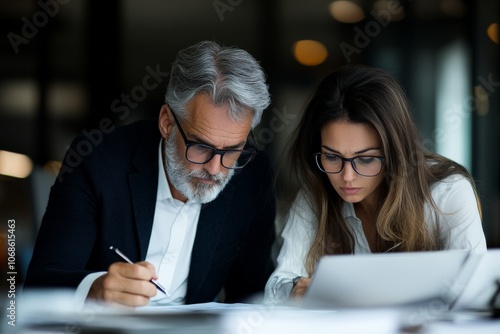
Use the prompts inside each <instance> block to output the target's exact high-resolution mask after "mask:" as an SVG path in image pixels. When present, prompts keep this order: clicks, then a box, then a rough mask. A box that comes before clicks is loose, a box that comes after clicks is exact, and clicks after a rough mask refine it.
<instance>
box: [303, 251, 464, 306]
mask: <svg viewBox="0 0 500 334" xmlns="http://www.w3.org/2000/svg"><path fill="white" fill-rule="evenodd" d="M467 256H468V252H466V251H439V252H414V253H408V252H407V253H384V254H367V255H355V256H352V255H336V256H325V257H323V258H322V259H321V260H320V262H319V264H318V268H317V270H316V273H315V274H314V276H313V279H312V281H311V285H310V287H309V290H308V292H307V293H306V295H305V296H304V300H303V302H302V305H303V306H304V307H306V308H317V307H319V308H325V307H326V308H352V307H354V308H357V307H391V306H397V305H410V304H416V303H423V302H427V301H429V300H431V299H434V298H441V297H442V296H444V295H446V294H447V293H448V289H449V287H450V286H451V285H452V282H453V280H454V279H455V277H456V276H457V275H458V273H459V272H460V270H461V267H462V265H463V263H464V261H465V260H466V258H467ZM443 302H448V300H444V299H443ZM449 302H450V303H451V302H452V300H450V301H449Z"/></svg>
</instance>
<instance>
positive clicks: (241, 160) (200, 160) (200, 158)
mask: <svg viewBox="0 0 500 334" xmlns="http://www.w3.org/2000/svg"><path fill="white" fill-rule="evenodd" d="M172 115H173V116H174V120H175V123H176V124H177V126H178V127H179V131H180V133H181V136H182V139H184V144H186V159H187V160H188V161H190V162H192V163H194V164H200V165H201V164H205V163H207V162H209V161H210V160H212V158H213V157H214V156H215V155H216V154H219V155H220V162H221V164H222V166H224V167H225V168H228V169H240V168H243V167H245V166H246V165H247V164H248V163H249V162H250V161H252V159H253V158H255V156H256V155H257V151H256V150H254V149H253V148H247V149H244V150H219V149H216V148H215V147H212V146H209V145H206V144H202V143H197V142H195V141H191V140H189V139H187V137H186V134H185V133H184V131H183V130H182V127H181V125H180V123H179V121H178V120H177V117H176V116H175V113H174V112H172Z"/></svg>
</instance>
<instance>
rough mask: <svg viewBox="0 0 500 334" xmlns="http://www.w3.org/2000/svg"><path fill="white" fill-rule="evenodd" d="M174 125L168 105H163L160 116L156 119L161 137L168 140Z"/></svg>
mask: <svg viewBox="0 0 500 334" xmlns="http://www.w3.org/2000/svg"><path fill="white" fill-rule="evenodd" d="M173 125H174V117H173V116H172V111H171V110H170V108H169V107H168V105H166V104H164V105H162V106H161V109H160V116H159V117H158V127H159V128H160V133H161V136H162V137H163V138H165V139H167V138H168V136H169V134H170V132H171V131H172V126H173Z"/></svg>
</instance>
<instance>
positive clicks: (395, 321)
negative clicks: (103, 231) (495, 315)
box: [0, 298, 500, 334]
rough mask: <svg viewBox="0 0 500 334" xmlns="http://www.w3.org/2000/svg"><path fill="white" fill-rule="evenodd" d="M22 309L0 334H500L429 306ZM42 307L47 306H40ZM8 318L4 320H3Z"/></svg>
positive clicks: (488, 322) (497, 328) (495, 323)
mask: <svg viewBox="0 0 500 334" xmlns="http://www.w3.org/2000/svg"><path fill="white" fill-rule="evenodd" d="M50 299H51V298H49V299H48V300H46V303H35V304H36V305H35V306H34V307H33V305H31V306H30V305H24V307H23V305H19V314H18V315H19V317H18V320H19V321H18V322H17V326H16V327H15V328H13V327H12V326H7V325H6V321H3V322H4V323H3V324H2V327H1V328H0V332H2V333H26V334H28V333H29V334H31V333H65V334H67V333H83V334H84V333H103V332H105V333H141V334H148V333H190V334H192V333H208V334H210V333H214V334H220V333H222V334H226V333H238V334H271V333H272V334H274V333H287V334H293V333H300V334H303V333H311V332H312V333H315V334H322V333H343V334H350V333H353V334H354V333H356V334H358V333H363V334H366V333H369V334H378V333H380V334H391V333H394V334H402V333H409V332H413V333H417V332H418V333H419V334H448V333H458V334H462V333H463V334H469V333H470V334H478V333H481V334H489V333H491V334H498V333H500V319H487V318H485V317H479V316H478V314H473V313H465V312H461V313H449V312H448V311H446V312H444V311H439V310H437V309H432V308H431V305H429V308H428V309H425V308H422V307H420V308H385V309H357V310H306V309H301V308H297V307H272V306H267V305H262V304H220V303H206V304H196V305H183V306H167V307H146V308H139V309H137V310H130V309H127V310H125V309H116V308H109V307H103V306H101V305H86V306H85V307H84V308H82V309H81V310H79V311H73V310H71V308H70V307H67V305H66V306H65V305H61V304H54V300H50ZM41 305H45V307H42V308H41ZM4 319H5V317H4Z"/></svg>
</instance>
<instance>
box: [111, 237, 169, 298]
mask: <svg viewBox="0 0 500 334" xmlns="http://www.w3.org/2000/svg"><path fill="white" fill-rule="evenodd" d="M109 249H110V250H111V251H112V252H115V253H116V254H118V255H119V256H120V257H121V258H122V259H124V260H125V261H127V262H128V263H130V264H134V263H133V262H132V261H130V259H129V258H128V257H127V256H125V254H123V253H122V252H120V250H119V249H118V248H116V247H113V246H110V247H109ZM149 281H150V282H151V283H153V284H154V285H156V287H157V288H158V290H160V291H161V292H163V293H164V294H166V295H167V297H170V293H168V291H167V290H166V289H165V288H164V287H162V286H161V284H160V283H158V282H157V281H156V280H154V279H150V280H149Z"/></svg>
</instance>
